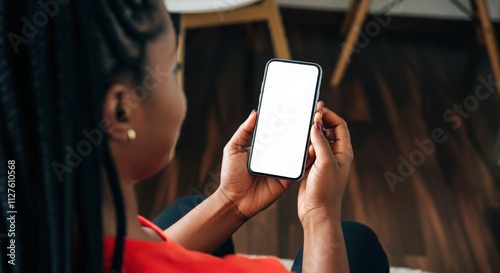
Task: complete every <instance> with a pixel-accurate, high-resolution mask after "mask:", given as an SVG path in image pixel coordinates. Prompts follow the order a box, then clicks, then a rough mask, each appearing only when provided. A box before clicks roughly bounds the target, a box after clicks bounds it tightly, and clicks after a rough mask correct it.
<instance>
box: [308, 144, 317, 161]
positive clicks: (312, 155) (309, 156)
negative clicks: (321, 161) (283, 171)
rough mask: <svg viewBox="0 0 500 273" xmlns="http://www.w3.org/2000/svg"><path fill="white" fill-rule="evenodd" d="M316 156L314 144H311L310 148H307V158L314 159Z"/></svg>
mask: <svg viewBox="0 0 500 273" xmlns="http://www.w3.org/2000/svg"><path fill="white" fill-rule="evenodd" d="M315 156H316V155H315V154H314V148H313V146H312V145H309V148H308V149H307V159H314V157H315Z"/></svg>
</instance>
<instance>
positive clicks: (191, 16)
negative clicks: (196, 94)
mask: <svg viewBox="0 0 500 273" xmlns="http://www.w3.org/2000/svg"><path fill="white" fill-rule="evenodd" d="M165 2H166V5H167V8H168V10H169V12H172V13H179V14H180V18H179V37H178V49H177V63H178V65H179V66H180V68H179V70H178V74H177V77H178V79H179V84H181V85H182V84H183V80H184V79H183V77H184V67H183V64H184V52H185V46H186V45H185V41H186V30H187V29H191V28H204V27H215V26H222V25H229V24H246V23H251V22H259V21H266V22H267V24H268V26H269V30H270V34H271V41H272V43H273V48H274V54H275V56H276V57H278V58H282V59H290V50H289V48H288V42H287V39H286V35H285V30H284V28H283V24H282V21H281V14H280V12H279V9H278V5H277V3H276V1H275V0H190V1H186V0H165Z"/></svg>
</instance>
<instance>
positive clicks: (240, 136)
mask: <svg viewBox="0 0 500 273" xmlns="http://www.w3.org/2000/svg"><path fill="white" fill-rule="evenodd" d="M256 119H257V112H255V110H254V111H252V113H251V114H250V116H249V117H248V118H247V120H246V121H245V122H244V123H243V124H242V125H241V126H240V127H239V128H238V130H237V131H236V133H235V134H234V135H233V137H232V138H231V140H229V142H228V143H227V145H226V146H225V147H224V156H223V158H222V168H221V184H220V187H219V189H218V190H217V191H216V193H215V194H219V195H220V196H222V198H227V200H228V201H229V202H231V203H233V204H234V205H235V206H236V208H237V209H238V210H239V211H240V212H241V214H243V216H245V217H246V218H247V219H250V218H251V217H252V216H254V215H255V214H257V213H259V212H260V211H262V210H264V209H265V208H267V207H268V206H270V205H271V204H272V203H273V202H274V201H276V199H278V197H279V196H280V195H281V194H283V192H285V190H286V189H287V188H288V186H290V184H291V183H292V182H291V181H286V180H279V179H275V178H269V177H262V176H255V175H252V174H250V173H249V172H248V169H247V163H248V157H249V152H248V150H247V148H246V147H247V144H248V142H249V140H250V139H251V137H252V134H253V130H254V128H255V122H256Z"/></svg>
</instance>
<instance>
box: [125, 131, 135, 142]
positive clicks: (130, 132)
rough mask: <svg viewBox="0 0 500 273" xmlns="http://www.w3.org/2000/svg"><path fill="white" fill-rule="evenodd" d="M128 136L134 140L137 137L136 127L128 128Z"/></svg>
mask: <svg viewBox="0 0 500 273" xmlns="http://www.w3.org/2000/svg"><path fill="white" fill-rule="evenodd" d="M127 136H128V139H130V140H134V139H135V137H136V134H135V130H134V129H128V130H127Z"/></svg>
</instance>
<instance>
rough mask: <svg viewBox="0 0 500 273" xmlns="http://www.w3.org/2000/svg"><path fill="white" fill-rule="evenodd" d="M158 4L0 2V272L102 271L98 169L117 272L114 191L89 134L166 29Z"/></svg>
mask: <svg viewBox="0 0 500 273" xmlns="http://www.w3.org/2000/svg"><path fill="white" fill-rule="evenodd" d="M162 5H163V3H162V1H160V0H82V1H76V0H41V1H39V0H28V1H22V0H16V1H12V0H0V56H1V57H0V200H1V202H0V207H1V215H0V217H1V219H0V236H1V237H0V262H1V266H0V272H101V271H102V270H103V261H102V257H103V255H102V236H103V235H102V234H103V231H102V219H101V217H102V212H101V205H102V187H103V181H104V179H103V170H104V173H105V175H106V176H107V179H106V181H107V182H108V183H109V187H110V189H111V191H112V194H113V201H114V205H115V209H116V217H117V232H116V233H117V236H116V237H117V239H116V244H115V252H114V256H113V262H112V272H120V271H121V265H122V256H123V247H124V237H125V231H126V226H125V209H124V203H123V199H122V196H121V189H120V184H119V181H118V176H117V173H116V170H115V167H114V162H113V159H112V157H111V154H110V151H109V147H108V139H107V136H106V134H105V133H102V135H101V136H102V137H101V138H100V141H95V139H93V140H92V139H89V138H88V136H89V135H88V133H89V132H94V133H95V132H96V128H100V123H101V120H102V106H103V101H104V97H105V95H106V94H105V92H106V90H107V88H108V87H109V86H110V85H111V84H113V83H114V81H115V79H117V77H119V76H123V75H127V76H131V77H133V78H134V80H138V79H140V78H142V71H143V67H144V62H145V57H146V56H145V54H146V52H145V48H146V46H147V43H148V42H149V41H151V40H153V39H155V38H156V37H158V35H159V34H161V33H162V32H163V31H165V29H166V28H165V27H166V20H167V19H166V18H165V15H164V12H161V9H162V8H164V7H163V6H162ZM98 140H99V139H98ZM8 166H14V168H13V169H12V168H11V169H9V168H8ZM9 171H10V172H9ZM11 171H14V174H12V172H11ZM9 174H11V176H9ZM9 193H14V194H15V195H14V196H15V198H14V199H12V198H11V199H12V200H11V199H8V196H9V198H10V197H11V195H9ZM13 215H14V218H13V219H14V223H15V224H14V226H13V225H12V220H10V219H12V216H13ZM9 217H11V218H10V219H9ZM13 227H14V228H13ZM11 235H12V236H11ZM11 239H14V245H15V249H14V251H12V248H8V246H9V244H10V242H11ZM9 254H10V256H9ZM12 254H14V255H12ZM14 264H15V265H14Z"/></svg>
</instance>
